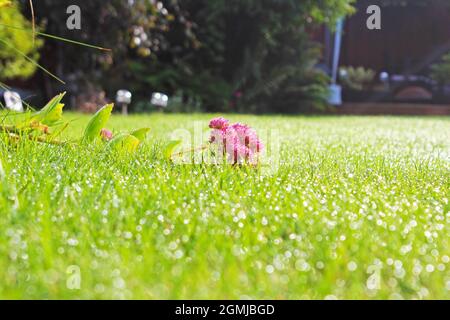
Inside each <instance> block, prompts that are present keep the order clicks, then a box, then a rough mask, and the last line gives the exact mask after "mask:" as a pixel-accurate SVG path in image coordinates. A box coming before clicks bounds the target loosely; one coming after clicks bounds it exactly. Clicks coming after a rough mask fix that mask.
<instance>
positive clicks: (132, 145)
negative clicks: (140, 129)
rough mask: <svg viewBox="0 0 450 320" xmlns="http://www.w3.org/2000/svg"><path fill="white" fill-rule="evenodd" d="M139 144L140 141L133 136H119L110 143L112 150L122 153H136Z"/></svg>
mask: <svg viewBox="0 0 450 320" xmlns="http://www.w3.org/2000/svg"><path fill="white" fill-rule="evenodd" d="M139 144H140V141H139V139H138V138H136V137H135V136H133V135H131V134H120V135H117V136H116V137H115V138H114V139H112V140H111V141H110V142H109V146H110V147H111V149H112V150H114V151H117V152H120V153H134V152H136V150H137V148H138V147H139Z"/></svg>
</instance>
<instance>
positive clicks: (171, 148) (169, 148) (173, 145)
mask: <svg viewBox="0 0 450 320" xmlns="http://www.w3.org/2000/svg"><path fill="white" fill-rule="evenodd" d="M180 144H181V140H173V141H170V142H169V144H168V145H167V146H166V147H165V149H164V158H166V159H167V160H171V159H172V155H173V153H174V151H175V149H176V147H178V146H179V145H180Z"/></svg>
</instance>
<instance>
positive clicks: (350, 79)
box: [339, 67, 376, 91]
mask: <svg viewBox="0 0 450 320" xmlns="http://www.w3.org/2000/svg"><path fill="white" fill-rule="evenodd" d="M375 75H376V72H375V71H374V70H372V69H366V68H364V67H357V68H355V67H342V68H340V70H339V80H340V82H341V84H342V86H343V87H344V88H347V89H352V90H357V91H362V90H366V89H368V88H369V87H370V85H371V84H372V82H373V80H374V79H375Z"/></svg>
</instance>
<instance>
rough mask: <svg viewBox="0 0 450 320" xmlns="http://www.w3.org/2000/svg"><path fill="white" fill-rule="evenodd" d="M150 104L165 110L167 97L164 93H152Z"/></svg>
mask: <svg viewBox="0 0 450 320" xmlns="http://www.w3.org/2000/svg"><path fill="white" fill-rule="evenodd" d="M150 102H151V104H152V105H154V106H156V107H160V108H166V107H167V105H168V103H169V97H168V96H167V95H166V94H164V93H160V92H154V93H153V94H152V100H151V101H150Z"/></svg>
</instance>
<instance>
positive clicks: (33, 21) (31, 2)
mask: <svg viewBox="0 0 450 320" xmlns="http://www.w3.org/2000/svg"><path fill="white" fill-rule="evenodd" d="M29 2H30V10H31V27H32V32H33V45H34V44H35V42H36V18H35V16H34V6H33V1H32V0H29Z"/></svg>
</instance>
